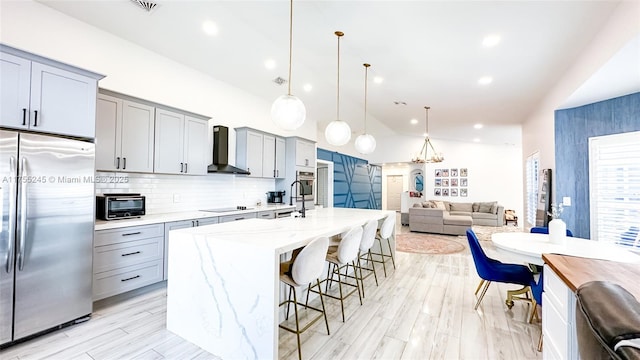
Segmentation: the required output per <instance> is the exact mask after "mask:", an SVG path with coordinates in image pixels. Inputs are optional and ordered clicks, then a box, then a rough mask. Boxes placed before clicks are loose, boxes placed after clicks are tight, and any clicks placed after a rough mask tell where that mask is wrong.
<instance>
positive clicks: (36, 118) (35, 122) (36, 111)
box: [33, 110, 38, 127]
mask: <svg viewBox="0 0 640 360" xmlns="http://www.w3.org/2000/svg"><path fill="white" fill-rule="evenodd" d="M33 112H34V113H35V114H36V115H35V116H34V118H33V127H36V126H38V110H34V111H33Z"/></svg>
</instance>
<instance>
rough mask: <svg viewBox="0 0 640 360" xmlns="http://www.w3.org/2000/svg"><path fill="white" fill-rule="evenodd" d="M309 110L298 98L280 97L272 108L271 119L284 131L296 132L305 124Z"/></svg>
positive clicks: (290, 96)
mask: <svg viewBox="0 0 640 360" xmlns="http://www.w3.org/2000/svg"><path fill="white" fill-rule="evenodd" d="M306 117H307V110H306V109H305V107H304V104H303V103H302V100H300V99H299V98H298V97H296V96H293V95H289V94H287V95H282V96H279V97H278V98H277V99H276V101H274V102H273V105H272V106H271V118H272V119H273V121H274V122H275V123H276V125H278V126H279V127H280V128H282V129H284V130H295V129H297V128H299V127H300V126H302V124H304V120H305V118H306Z"/></svg>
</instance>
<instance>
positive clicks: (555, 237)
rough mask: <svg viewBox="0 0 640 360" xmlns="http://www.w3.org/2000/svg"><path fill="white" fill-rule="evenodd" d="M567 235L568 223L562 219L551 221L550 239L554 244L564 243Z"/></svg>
mask: <svg viewBox="0 0 640 360" xmlns="http://www.w3.org/2000/svg"><path fill="white" fill-rule="evenodd" d="M566 237H567V224H565V222H564V221H562V219H553V220H551V221H549V241H550V242H552V243H554V244H563V243H564V240H565V238H566Z"/></svg>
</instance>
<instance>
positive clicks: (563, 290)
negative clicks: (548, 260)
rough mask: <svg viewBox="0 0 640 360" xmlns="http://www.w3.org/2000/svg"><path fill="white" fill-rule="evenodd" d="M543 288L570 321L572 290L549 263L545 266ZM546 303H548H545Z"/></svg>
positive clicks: (560, 312) (566, 320)
mask: <svg viewBox="0 0 640 360" xmlns="http://www.w3.org/2000/svg"><path fill="white" fill-rule="evenodd" d="M543 289H544V292H545V294H546V295H547V298H548V299H549V302H550V303H551V304H553V306H554V307H555V308H556V309H557V311H558V313H559V314H560V316H561V317H562V319H563V320H564V321H565V322H569V315H570V314H569V301H570V296H571V294H570V293H571V290H569V287H568V286H567V285H566V284H565V283H564V281H562V279H560V277H558V275H556V273H555V272H554V271H553V270H552V269H551V268H550V267H549V266H547V265H545V266H544V284H543ZM545 305H546V304H545Z"/></svg>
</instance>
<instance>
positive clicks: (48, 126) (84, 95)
mask: <svg viewBox="0 0 640 360" xmlns="http://www.w3.org/2000/svg"><path fill="white" fill-rule="evenodd" d="M0 73H2V76H1V77H0V92H1V93H2V96H1V97H0V99H1V103H0V126H3V127H8V128H13V129H22V130H31V131H38V132H44V133H52V134H60V135H70V136H78V137H83V138H94V137H95V130H96V94H97V89H98V80H99V79H102V78H103V77H104V76H102V75H98V74H96V73H93V72H90V71H86V70H82V69H78V68H75V67H72V66H70V65H66V64H63V63H59V62H56V61H53V60H50V59H46V58H43V57H40V56H37V55H33V54H30V53H27V52H24V51H21V50H18V49H14V48H12V47H9V46H5V45H0Z"/></svg>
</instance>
